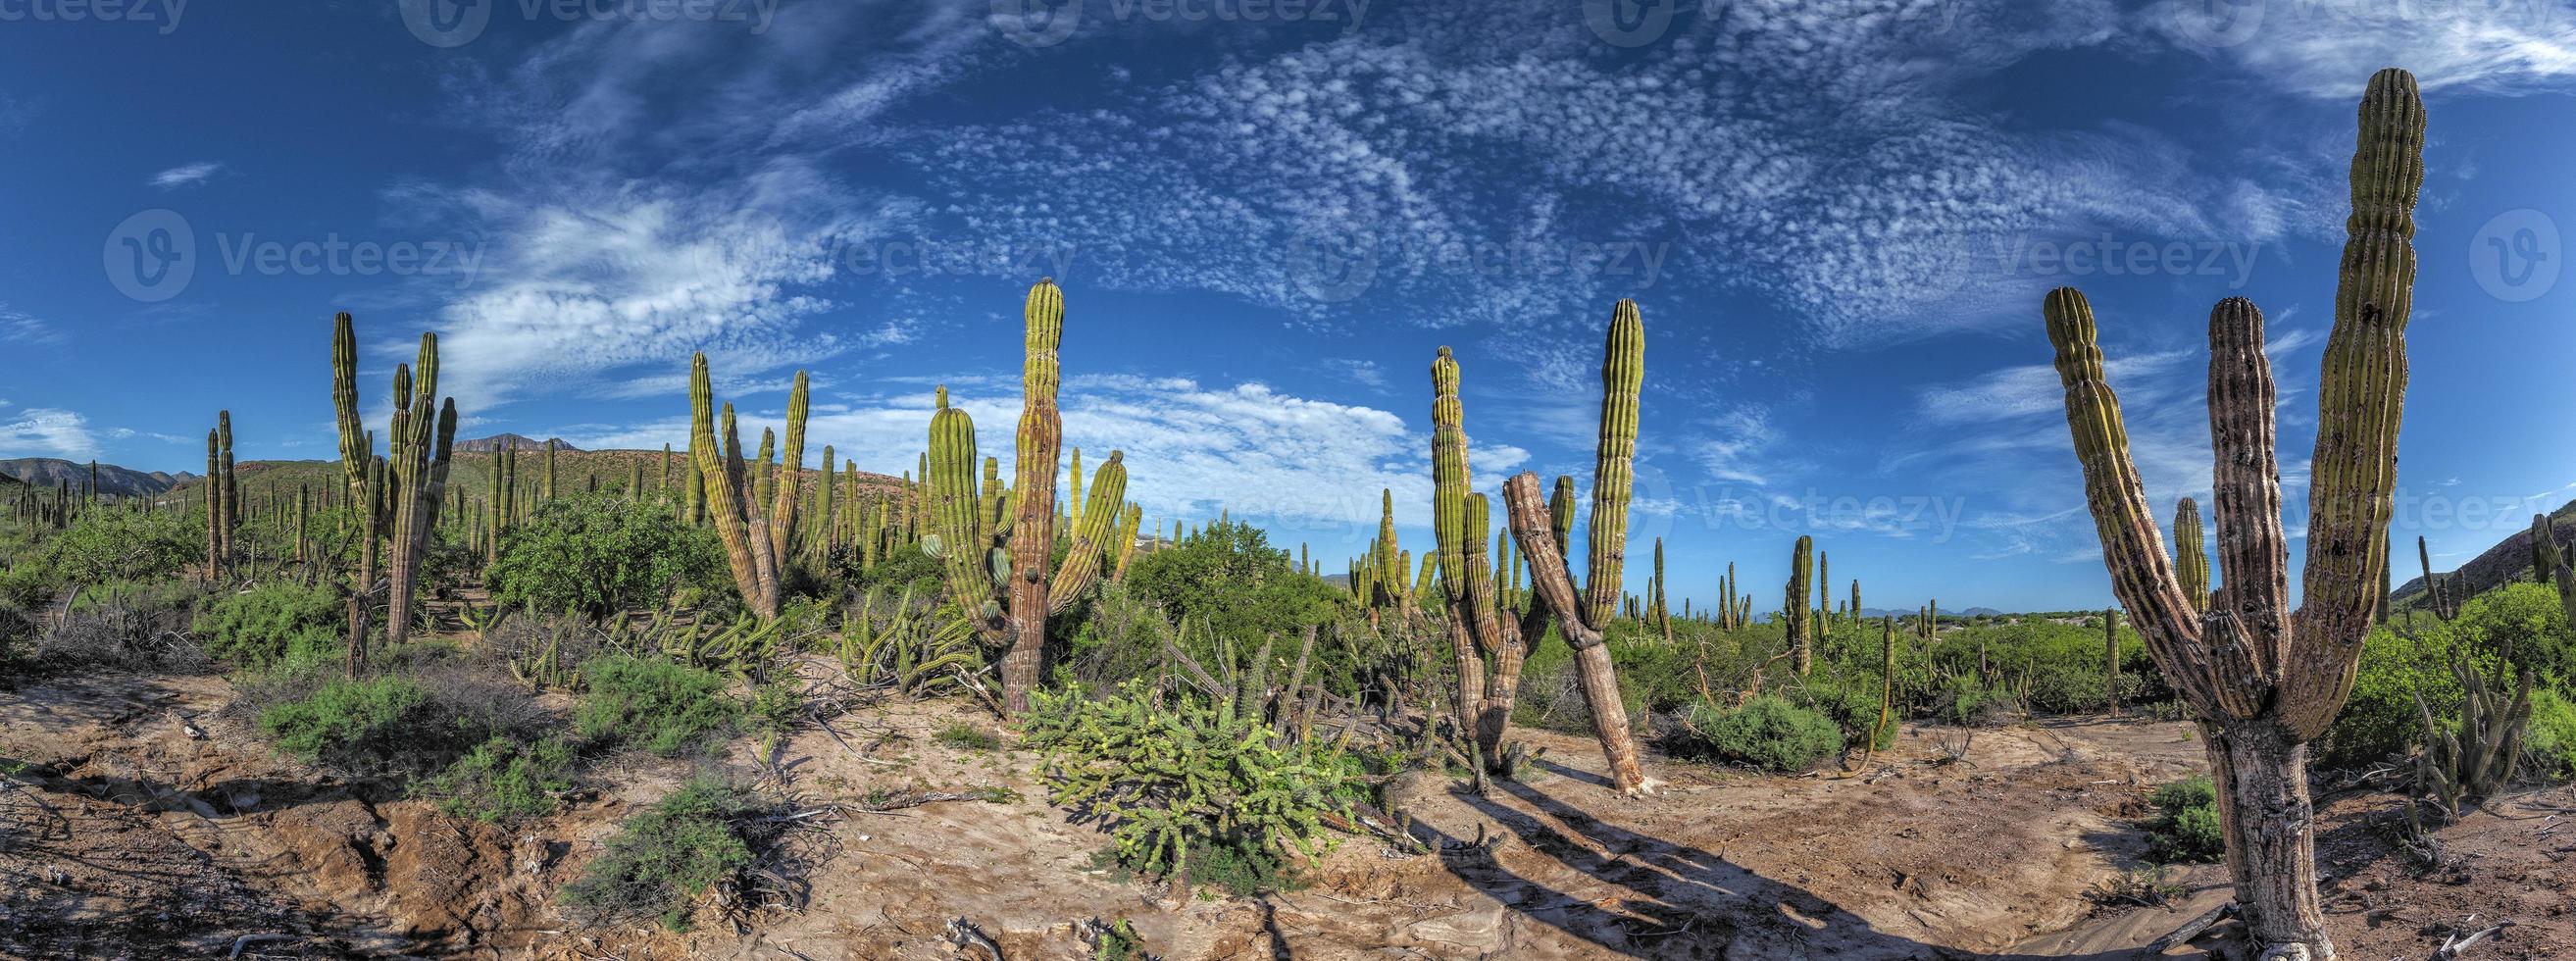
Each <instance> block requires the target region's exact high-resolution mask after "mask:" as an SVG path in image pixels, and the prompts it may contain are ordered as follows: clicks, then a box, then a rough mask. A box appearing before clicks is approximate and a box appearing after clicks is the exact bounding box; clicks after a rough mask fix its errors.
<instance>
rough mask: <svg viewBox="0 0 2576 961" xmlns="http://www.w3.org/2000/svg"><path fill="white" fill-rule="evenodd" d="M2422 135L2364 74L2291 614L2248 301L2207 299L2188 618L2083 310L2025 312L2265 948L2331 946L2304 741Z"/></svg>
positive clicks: (2370, 587)
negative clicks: (2200, 472) (2205, 577)
mask: <svg viewBox="0 0 2576 961" xmlns="http://www.w3.org/2000/svg"><path fill="white" fill-rule="evenodd" d="M2423 137H2424V108H2423V101H2422V99H2421V97H2420V96H2419V95H2418V94H2417V91H2416V84H2415V78H2414V77H2412V76H2410V75H2408V74H2407V73H2406V72H2405V71H2402V70H2394V69H2391V70H2382V71H2380V72H2379V73H2378V74H2377V75H2375V76H2373V77H2371V80H2370V88H2369V90H2368V92H2367V93H2365V94H2364V95H2363V97H2362V102H2361V111H2360V135H2359V137H2358V138H2357V143H2356V145H2355V149H2354V153H2353V162H2352V174H2351V181H2352V206H2353V212H2352V216H2351V218H2350V219H2349V220H2348V221H2347V227H2348V229H2349V231H2350V237H2349V239H2348V240H2347V242H2346V244H2345V246H2344V255H2343V261H2342V276H2341V278H2340V283H2339V284H2338V285H2337V289H2336V293H2335V324H2334V332H2333V333H2332V335H2331V336H2330V337H2329V338H2328V340H2327V344H2326V351H2325V359H2324V374H2323V377H2322V379H2321V384H2322V387H2321V389H2320V390H2319V391H2318V418H2317V424H2318V426H2317V441H2316V450H2315V453H2314V454H2313V456H2312V457H2311V459H2310V462H2311V471H2312V477H2313V480H2312V483H2311V486H2310V491H2309V524H2308V538H2307V540H2308V557H2307V566H2306V572H2305V574H2306V576H2305V592H2304V593H2305V596H2306V603H2305V606H2303V607H2301V608H2299V609H2298V610H2297V611H2295V612H2292V611H2290V609H2289V599H2288V594H2289V587H2288V577H2287V569H2288V565H2287V554H2288V550H2287V544H2288V538H2287V537H2286V536H2285V535H2284V533H2283V531H2282V527H2281V513H2280V508H2281V496H2280V478H2279V468H2278V466H2277V457H2276V454H2275V446H2276V443H2275V438H2274V433H2273V417H2272V406H2273V400H2274V397H2275V390H2274V385H2273V381H2272V371H2271V366H2270V362H2269V361H2268V360H2267V359H2266V358H2265V357H2264V354H2263V315H2262V313H2261V312H2260V311H2257V310H2256V309H2255V308H2254V305H2253V304H2252V303H2249V302H2247V301H2245V300H2243V299H2242V298H2231V299H2229V300H2226V301H2223V302H2221V303H2220V304H2219V305H2218V306H2217V308H2216V309H2214V310H2212V311H2211V312H2210V321H2209V339H2210V360H2209V421H2210V445H2211V449H2212V453H2213V454H2214V455H2215V460H2216V464H2217V472H2216V475H2215V478H2214V481H2215V485H2214V489H2213V494H2214V495H2215V496H2214V503H2215V516H2216V522H2217V527H2218V547H2219V561H2220V568H2221V573H2222V574H2223V576H2224V579H2225V580H2224V584H2223V585H2222V586H2221V587H2220V588H2219V590H2218V592H2217V596H2216V597H2215V598H2214V599H2213V600H2212V603H2211V604H2210V605H2209V607H2210V610H2209V611H2208V613H2207V615H2206V616H2203V615H2201V614H2200V613H2199V612H2198V611H2196V610H2195V609H2194V607H2195V605H2194V604H2193V603H2192V598H2190V597H2189V596H2188V595H2187V594H2186V593H2185V591H2184V589H2183V586H2182V584H2181V582H2180V580H2179V578H2178V577H2177V572H2176V570H2175V568H2174V564H2173V562H2172V560H2171V559H2169V558H2168V557H2166V555H2165V552H2164V545H2163V544H2162V543H2161V539H2160V538H2159V537H2158V535H2157V529H2156V523H2155V517H2154V515H2153V513H2152V511H2150V510H2149V509H2148V507H2147V502H2146V494H2145V490H2144V487H2143V485H2142V484H2141V483H2140V481H2139V477H2138V472H2137V468H2136V466H2135V465H2134V464H2133V463H2132V462H2131V460H2130V457H2129V450H2128V436H2127V427H2126V426H2125V424H2124V423H2123V422H2122V420H2121V417H2120V406H2119V400H2118V399H2117V398H2116V397H2115V396H2114V395H2113V394H2112V392H2111V389H2110V385H2109V384H2108V383H2106V382H2105V381H2104V375H2103V363H2102V352H2101V350H2100V348H2099V347H2098V346H2097V345H2096V342H2095V341H2096V333H2095V329H2094V323H2093V311H2092V306H2091V305H2090V304H2088V303H2087V302H2086V301H2085V299H2084V295H2083V294H2082V293H2081V292H2079V291H2077V290H2075V289H2074V288H2071V287H2070V288H2060V289H2058V290H2055V291H2052V292H2050V293H2049V295H2048V298H2047V301H2046V304H2045V307H2044V312H2045V313H2046V316H2047V320H2048V335H2049V340H2050V341H2051V343H2052V344H2054V345H2055V347H2056V352H2057V357H2056V366H2057V371H2058V375H2059V379H2060V380H2061V381H2062V382H2063V383H2064V384H2065V387H2066V418H2067V426H2068V428H2069V430H2070V433H2071V434H2072V435H2073V439H2074V447H2075V452H2076V457H2077V459H2078V460H2079V461H2080V462H2081V463H2082V466H2083V469H2084V482H2085V501H2086V506H2087V507H2088V508H2089V509H2090V511H2091V512H2092V514H2093V518H2094V522H2095V525H2096V528H2097V530H2098V531H2099V533H2100V535H2101V538H2102V557H2103V562H2104V566H2105V567H2106V568H2108V569H2109V571H2110V574H2111V582H2112V588H2113V591H2114V592H2115V593H2116V594H2118V596H2119V598H2120V601H2121V603H2122V604H2123V605H2124V606H2125V607H2127V608H2128V610H2129V616H2130V621H2131V623H2132V624H2134V625H2135V626H2136V628H2137V630H2138V633H2139V634H2140V635H2141V636H2143V637H2144V638H2146V641H2147V650H2148V652H2149V653H2150V654H2152V655H2153V656H2154V657H2155V660H2156V664H2157V666H2158V667H2160V668H2162V669H2163V670H2164V672H2165V674H2166V676H2167V677H2168V678H2169V679H2171V681H2172V682H2173V684H2174V687H2175V690H2176V691H2177V692H2178V693H2179V694H2180V695H2181V697H2182V699H2183V701H2184V703H2186V704H2187V705H2189V706H2190V708H2191V709H2192V711H2193V712H2194V713H2195V714H2197V715H2199V716H2200V719H2201V727H2202V731H2203V733H2204V735H2205V740H2206V743H2207V745H2208V752H2209V757H2210V767H2211V771H2212V774H2213V778H2214V780H2215V782H2216V784H2217V787H2218V797H2219V802H2220V803H2219V811H2220V816H2221V819H2222V821H2223V822H2224V825H2225V831H2226V836H2227V857H2228V870H2229V874H2230V876H2231V878H2232V879H2233V880H2234V882H2235V886H2236V898H2237V904H2238V906H2239V907H2240V908H2241V910H2242V912H2243V915H2244V917H2245V920H2246V930H2247V933H2248V935H2249V936H2250V937H2251V939H2252V940H2253V942H2254V946H2255V948H2256V950H2257V951H2258V952H2260V953H2262V954H2263V956H2265V957H2266V958H2279V959H2290V958H2306V959H2314V961H2323V959H2327V958H2332V957H2334V956H2335V951H2334V945H2333V943H2332V942H2331V941H2329V940H2328V939H2327V937H2326V933H2325V923H2324V914H2323V912H2322V910H2321V908H2320V906H2319V903H2318V896H2317V889H2316V854H2315V848H2314V837H2313V834H2312V832H2313V830H2314V822H2315V816H2314V810H2313V807H2312V804H2311V801H2310V798H2309V794H2308V785H2307V770H2306V762H2307V744H2308V742H2309V741H2311V740H2313V739H2315V738H2316V737H2317V736H2318V735H2319V734H2322V733H2324V731H2325V728H2326V725H2327V724H2328V723H2329V722H2330V721H2332V720H2333V718H2334V715H2335V713H2336V712H2337V711H2339V710H2341V709H2342V707H2343V702H2344V698H2345V697H2346V696H2347V695H2348V694H2349V693H2350V692H2351V688H2352V679H2353V673H2354V669H2355V667H2356V665H2357V664H2358V662H2359V660H2360V655H2361V645H2362V642H2363V641H2364V640H2365V639H2366V638H2367V637H2368V636H2369V630H2370V625H2371V618H2372V615H2373V612H2374V611H2375V610H2376V609H2377V608H2378V605H2379V599H2380V596H2381V595H2382V594H2384V593H2385V592H2386V590H2387V575H2388V572H2387V568H2386V564H2387V550H2386V539H2387V534H2388V518H2389V512H2390V507H2391V504H2390V498H2391V495H2392V493H2393V492H2394V490H2395V486H2396V470H2397V426H2398V418H2399V415H2400V412H2401V411H2402V409H2403V403H2404V397H2405V390H2406V353H2405V350H2406V347H2405V329H2406V320H2407V313H2408V309H2409V306H2410V298H2411V289H2412V285H2413V281H2414V272H2415V263H2414V251H2413V246H2412V240H2411V238H2412V237H2413V235H2414V218H2413V209H2414V205H2415V199H2416V193H2417V190H2418V189H2419V188H2420V187H2421V186H2422V184H2423V179H2424V170H2423V143H2424V140H2423Z"/></svg>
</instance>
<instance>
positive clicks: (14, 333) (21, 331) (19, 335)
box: [0, 304, 63, 345]
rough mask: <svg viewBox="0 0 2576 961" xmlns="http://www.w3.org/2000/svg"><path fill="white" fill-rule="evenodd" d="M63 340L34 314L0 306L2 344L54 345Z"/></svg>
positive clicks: (4, 305)
mask: <svg viewBox="0 0 2576 961" xmlns="http://www.w3.org/2000/svg"><path fill="white" fill-rule="evenodd" d="M62 339H63V335H62V334H60V333H57V332H55V330H54V328H53V327H52V326H51V325H48V324H46V323H45V322H44V321H43V320H41V319H39V318H37V317H36V316H35V315H34V314H30V313H27V312H26V311H23V310H18V309H16V308H13V307H11V306H9V305H8V304H0V344H31V345H32V344H53V343H60V342H61V341H62Z"/></svg>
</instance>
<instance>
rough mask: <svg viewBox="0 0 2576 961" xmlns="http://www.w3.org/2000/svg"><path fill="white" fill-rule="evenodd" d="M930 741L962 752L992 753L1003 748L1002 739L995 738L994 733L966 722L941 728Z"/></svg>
mask: <svg viewBox="0 0 2576 961" xmlns="http://www.w3.org/2000/svg"><path fill="white" fill-rule="evenodd" d="M930 739H931V740H934V741H937V742H939V743H940V744H942V745H944V746H947V747H950V748H954V749H956V750H960V751H990V750H994V749H996V748H999V747H1001V746H1002V739H1001V738H999V737H995V736H993V732H991V731H987V730H985V729H983V728H980V727H976V726H975V725H972V724H968V723H966V722H964V721H958V722H956V723H954V724H950V725H948V726H947V727H943V728H940V729H939V730H938V732H936V733H934V734H932V735H931V736H930Z"/></svg>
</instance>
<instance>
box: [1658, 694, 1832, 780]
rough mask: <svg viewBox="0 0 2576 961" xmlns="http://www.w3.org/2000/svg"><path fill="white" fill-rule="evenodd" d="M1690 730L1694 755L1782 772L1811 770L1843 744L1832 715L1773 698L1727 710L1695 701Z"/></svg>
mask: <svg viewBox="0 0 2576 961" xmlns="http://www.w3.org/2000/svg"><path fill="white" fill-rule="evenodd" d="M1690 731H1691V735H1690V737H1689V742H1690V743H1689V744H1688V745H1687V746H1689V747H1691V748H1694V749H1696V751H1697V752H1698V753H1701V754H1703V755H1705V756H1707V757H1710V758H1713V759H1715V760H1719V761H1725V762H1730V763H1736V764H1750V765H1753V766H1755V767H1759V768H1762V769H1764V770H1769V771H1779V772H1783V773H1794V772H1798V771H1805V770H1809V769H1811V768H1814V767H1815V766H1816V763H1817V762H1819V761H1822V760H1824V759H1825V758H1826V757H1827V756H1828V755H1831V754H1833V753H1834V752H1835V751H1837V750H1839V749H1841V748H1842V746H1843V731H1842V728H1841V727H1839V726H1837V725H1835V724H1834V722H1833V719H1832V718H1829V717H1826V716H1825V715H1823V714H1821V713H1818V712H1816V711H1813V710H1809V709H1807V708H1803V707H1799V706H1797V705H1795V704H1791V703H1789V702H1788V701H1787V700H1786V699H1783V698H1779V697H1757V698H1754V699H1753V700H1750V701H1746V702H1745V703H1744V706H1742V707H1739V708H1735V709H1732V710H1721V709H1717V708H1711V707H1708V706H1706V705H1700V706H1698V707H1695V708H1694V709H1693V710H1692V711H1691V720H1690Z"/></svg>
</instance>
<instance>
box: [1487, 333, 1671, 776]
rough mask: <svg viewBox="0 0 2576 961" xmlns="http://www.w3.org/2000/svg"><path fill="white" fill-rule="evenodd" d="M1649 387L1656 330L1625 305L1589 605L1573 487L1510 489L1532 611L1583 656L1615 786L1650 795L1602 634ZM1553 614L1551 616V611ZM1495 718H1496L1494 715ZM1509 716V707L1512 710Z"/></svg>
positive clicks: (1608, 413) (1609, 404)
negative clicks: (1651, 335) (1576, 556)
mask: <svg viewBox="0 0 2576 961" xmlns="http://www.w3.org/2000/svg"><path fill="white" fill-rule="evenodd" d="M1645 378H1646V326H1645V320H1644V318H1643V317H1642V316H1641V315H1640V314H1639V313H1638V311H1637V304H1636V302H1635V301H1630V300H1622V301H1620V302H1619V303H1618V306H1617V307H1615V308H1613V309H1612V311H1611V315H1610V329H1609V332H1608V334H1607V336H1606V337H1605V338H1604V341H1603V344H1602V358H1601V430H1600V438H1599V445H1598V447H1597V449H1596V450H1595V452H1594V460H1593V469H1592V520H1591V525H1590V526H1591V532H1590V533H1591V545H1590V549H1589V551H1587V553H1586V559H1587V560H1588V561H1589V562H1590V565H1591V571H1590V578H1589V580H1588V582H1587V583H1586V584H1585V596H1584V597H1582V598H1580V599H1578V598H1577V597H1576V595H1575V588H1574V572H1573V570H1572V569H1571V568H1570V567H1568V566H1567V564H1566V560H1565V537H1566V532H1567V526H1568V525H1569V522H1570V521H1571V520H1572V514H1573V511H1572V509H1571V507H1572V501H1573V498H1572V497H1571V495H1570V492H1571V491H1572V489H1573V481H1572V480H1570V479H1567V478H1564V477H1559V478H1557V490H1558V491H1559V493H1560V495H1564V496H1561V497H1560V502H1561V506H1560V507H1558V508H1554V509H1552V508H1551V506H1550V505H1549V503H1548V501H1547V500H1545V499H1544V498H1542V496H1541V495H1540V493H1539V481H1538V475H1537V474H1536V473H1532V472H1528V471H1524V472H1522V473H1521V474H1519V475H1517V476H1515V477H1513V478H1512V479H1511V480H1509V481H1507V482H1505V483H1504V484H1503V502H1504V504H1505V506H1506V508H1507V510H1508V511H1509V516H1510V518H1511V528H1512V539H1513V541H1514V542H1515V543H1517V544H1519V545H1520V550H1521V559H1522V560H1523V561H1524V562H1525V563H1527V564H1528V565H1529V569H1530V580H1531V584H1532V586H1533V587H1535V588H1536V589H1537V594H1538V599H1539V604H1538V605H1533V606H1532V612H1533V613H1534V614H1535V613H1537V612H1538V611H1540V610H1542V609H1543V610H1544V611H1546V612H1547V613H1549V614H1551V615H1553V616H1554V617H1555V618H1556V624H1557V631H1558V633H1559V634H1561V635H1563V636H1564V637H1565V640H1566V643H1567V644H1570V645H1572V646H1573V648H1574V652H1575V654H1574V666H1575V671H1576V673H1577V675H1578V677H1579V681H1580V686H1581V687H1582V690H1583V700H1584V704H1585V705H1586V706H1587V707H1589V708H1590V709H1591V715H1592V730H1593V733H1594V735H1596V736H1597V737H1599V739H1600V741H1601V751H1602V753H1603V754H1604V755H1606V756H1607V757H1608V758H1609V761H1610V781H1611V784H1612V785H1613V786H1614V787H1616V788H1617V789H1618V790H1619V791H1620V792H1622V793H1627V794H1636V793H1640V792H1643V791H1645V790H1646V788H1647V785H1646V777H1645V770H1644V768H1643V767H1641V766H1640V765H1639V763H1638V760H1637V745H1636V741H1635V740H1634V739H1633V738H1631V737H1630V736H1629V733H1628V710H1627V707H1626V705H1625V704H1624V703H1622V702H1621V701H1620V699H1619V679H1618V676H1617V672H1616V670H1615V669H1614V668H1613V667H1612V665H1611V662H1610V650H1609V648H1606V647H1603V646H1602V638H1601V634H1602V631H1603V629H1604V628H1606V627H1608V626H1609V623H1610V617H1611V615H1612V614H1613V613H1615V612H1617V611H1618V609H1619V595H1620V590H1619V585H1620V581H1619V578H1620V570H1621V567H1622V561H1624V560H1625V558H1626V556H1627V537H1628V499H1629V496H1630V487H1631V482H1632V480H1633V479H1634V477H1635V475H1636V470H1635V459H1636V455H1637V395H1638V392H1639V391H1640V390H1641V389H1643V387H1644V385H1645ZM1542 605H1543V608H1542ZM1522 635H1523V636H1522V638H1521V639H1520V643H1521V644H1522V645H1524V646H1525V645H1527V644H1529V643H1534V642H1535V641H1536V640H1537V639H1538V632H1537V630H1536V629H1535V628H1531V629H1528V630H1524V631H1523V632H1522ZM1488 710H1491V707H1490V706H1489V708H1488ZM1504 713H1505V714H1506V715H1508V714H1509V706H1508V705H1505V706H1504Z"/></svg>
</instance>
